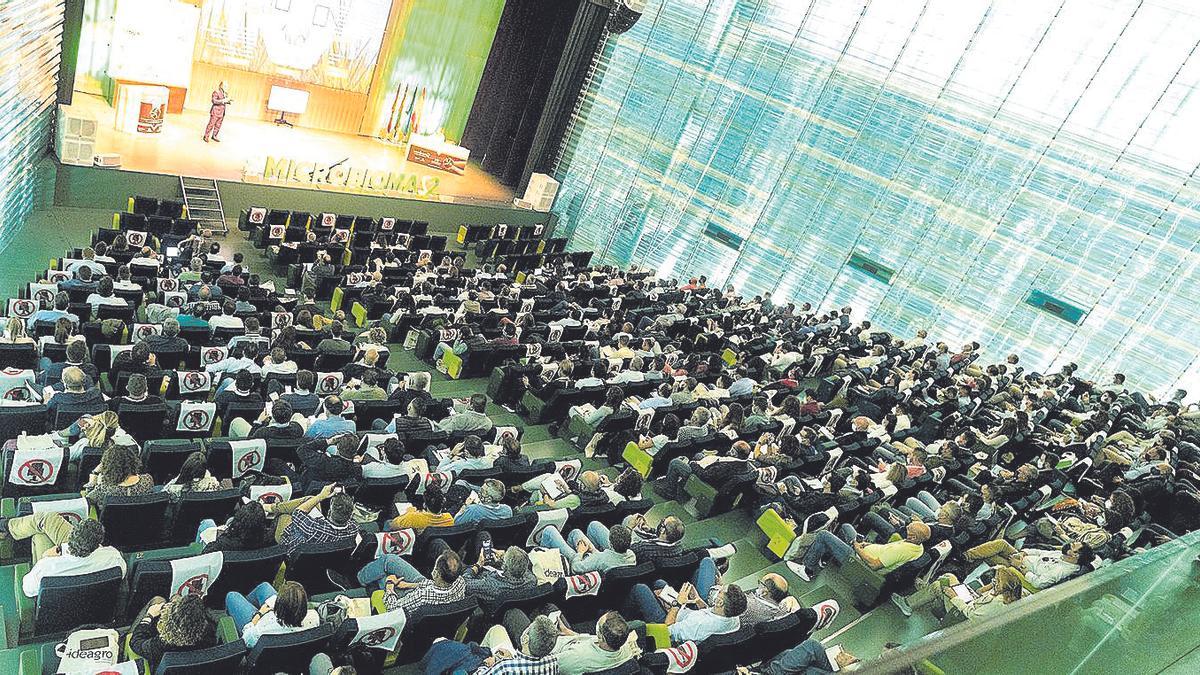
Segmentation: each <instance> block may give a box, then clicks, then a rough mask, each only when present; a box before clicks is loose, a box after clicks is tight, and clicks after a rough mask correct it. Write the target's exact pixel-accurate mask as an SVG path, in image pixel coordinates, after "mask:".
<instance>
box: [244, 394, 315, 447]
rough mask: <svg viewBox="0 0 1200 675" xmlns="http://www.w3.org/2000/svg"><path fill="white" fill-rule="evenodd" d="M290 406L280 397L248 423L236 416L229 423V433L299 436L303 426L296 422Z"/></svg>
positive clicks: (269, 436) (258, 435) (248, 436)
mask: <svg viewBox="0 0 1200 675" xmlns="http://www.w3.org/2000/svg"><path fill="white" fill-rule="evenodd" d="M297 419H303V418H297V417H296V415H295V413H294V412H293V411H292V406H291V405H290V404H289V403H288V402H287V401H285V400H283V397H280V398H279V399H278V400H276V401H275V402H274V403H272V404H271V405H270V406H269V407H264V408H263V411H262V414H261V415H259V416H258V419H257V420H255V421H254V424H250V423H249V422H247V421H246V420H244V419H242V418H240V417H238V418H236V419H234V420H233V421H232V422H230V423H229V435H230V436H233V437H235V438H266V439H271V438H301V437H303V436H304V426H303V425H301V424H300V422H297V421H296V420H297Z"/></svg>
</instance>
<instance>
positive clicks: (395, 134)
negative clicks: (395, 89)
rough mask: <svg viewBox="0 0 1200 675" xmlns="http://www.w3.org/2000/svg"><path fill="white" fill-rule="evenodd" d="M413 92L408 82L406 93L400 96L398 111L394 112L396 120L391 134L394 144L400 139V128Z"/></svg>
mask: <svg viewBox="0 0 1200 675" xmlns="http://www.w3.org/2000/svg"><path fill="white" fill-rule="evenodd" d="M411 90H412V87H410V86H409V85H408V83H407V82H406V83H405V84H404V93H402V94H400V97H399V99H398V100H397V102H398V104H399V105H398V106H397V107H396V110H394V111H393V117H394V119H393V120H392V129H391V133H390V134H389V139H390V140H391V141H392V142H393V143H394V142H396V139H397V138H399V137H400V127H401V125H402V124H403V121H404V106H406V105H408V97H409V92H410V91H411Z"/></svg>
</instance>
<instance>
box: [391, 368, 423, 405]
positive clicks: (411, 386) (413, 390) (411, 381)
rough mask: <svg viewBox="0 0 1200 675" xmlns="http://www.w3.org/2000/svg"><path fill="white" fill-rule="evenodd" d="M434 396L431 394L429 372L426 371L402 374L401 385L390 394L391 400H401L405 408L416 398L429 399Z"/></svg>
mask: <svg viewBox="0 0 1200 675" xmlns="http://www.w3.org/2000/svg"><path fill="white" fill-rule="evenodd" d="M432 398H433V397H432V396H430V394H429V373H426V372H418V373H408V374H407V375H405V374H403V373H402V374H400V386H398V387H396V389H395V391H393V392H392V393H391V395H390V396H388V400H390V401H399V402H400V404H401V405H402V406H403V407H404V409H405V410H407V409H408V406H409V405H411V404H412V402H413V401H414V400H416V399H423V400H426V401H428V400H430V399H432Z"/></svg>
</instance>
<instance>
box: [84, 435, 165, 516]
mask: <svg viewBox="0 0 1200 675" xmlns="http://www.w3.org/2000/svg"><path fill="white" fill-rule="evenodd" d="M141 471H142V458H141V455H140V453H139V451H138V449H137V447H136V446H132V445H124V444H118V443H113V444H110V445H109V446H108V447H107V448H105V449H104V454H103V455H101V456H100V464H99V465H98V466H97V467H96V469H95V471H93V472H92V475H91V476H90V477H89V478H88V482H87V485H86V486H84V488H83V496H84V497H86V498H87V500H88V502H89V503H90V504H92V505H93V506H95V507H96V508H97V509H100V510H103V509H104V500H105V499H107V498H109V497H114V496H115V497H132V496H135V495H145V494H150V493H151V492H153V491H154V477H153V476H151V475H150V474H148V473H142V472H141Z"/></svg>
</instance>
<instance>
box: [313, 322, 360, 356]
mask: <svg viewBox="0 0 1200 675" xmlns="http://www.w3.org/2000/svg"><path fill="white" fill-rule="evenodd" d="M345 332H346V326H345V324H343V323H342V322H341V321H334V322H333V323H332V324H330V326H329V337H327V338H325V339H324V340H321V341H320V342H319V343H317V353H318V354H322V355H329V356H332V355H338V356H342V355H345V356H349V355H351V354H353V353H354V347H353V346H351V344H350V343H349V342H346V340H345V339H343V337H342V335H343V334H344V333H345Z"/></svg>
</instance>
